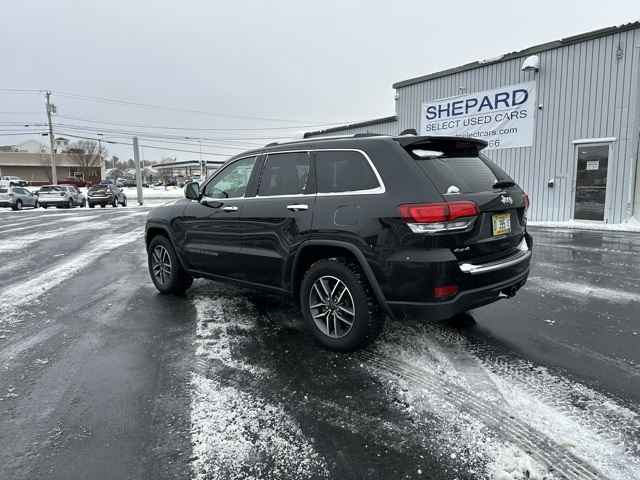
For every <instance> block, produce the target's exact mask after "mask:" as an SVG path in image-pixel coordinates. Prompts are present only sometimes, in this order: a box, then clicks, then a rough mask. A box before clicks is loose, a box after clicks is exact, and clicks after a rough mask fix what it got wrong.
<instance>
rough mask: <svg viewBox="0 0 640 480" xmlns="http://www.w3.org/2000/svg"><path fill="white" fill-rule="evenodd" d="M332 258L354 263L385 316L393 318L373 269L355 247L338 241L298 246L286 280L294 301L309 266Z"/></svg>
mask: <svg viewBox="0 0 640 480" xmlns="http://www.w3.org/2000/svg"><path fill="white" fill-rule="evenodd" d="M333 257H347V258H351V259H353V260H354V261H356V262H357V263H358V265H359V266H360V268H361V269H362V272H363V273H364V275H365V277H366V278H367V281H368V282H369V286H370V287H371V290H372V291H373V294H374V295H375V297H376V300H377V301H378V303H379V305H380V307H381V308H382V309H383V310H384V312H385V313H386V314H387V315H389V316H390V317H391V318H394V314H393V312H392V311H391V309H390V308H389V305H388V304H387V300H386V298H385V296H384V293H383V292H382V288H381V287H380V284H379V283H378V280H377V279H376V277H375V274H374V273H373V269H372V268H371V265H369V262H368V261H367V259H366V257H365V256H364V254H363V253H362V251H361V250H360V249H359V248H358V247H357V246H355V245H353V244H351V243H349V242H343V241H340V240H307V241H305V242H303V243H302V244H301V245H300V247H299V248H298V250H297V251H296V254H295V256H294V259H293V263H292V266H291V271H290V276H289V279H288V280H289V290H290V291H291V293H292V295H293V297H294V298H295V299H296V301H297V299H298V294H297V292H298V291H299V289H300V285H301V283H302V277H303V276H304V272H306V271H307V269H308V268H309V266H311V264H312V263H314V262H316V261H317V260H320V259H323V258H333Z"/></svg>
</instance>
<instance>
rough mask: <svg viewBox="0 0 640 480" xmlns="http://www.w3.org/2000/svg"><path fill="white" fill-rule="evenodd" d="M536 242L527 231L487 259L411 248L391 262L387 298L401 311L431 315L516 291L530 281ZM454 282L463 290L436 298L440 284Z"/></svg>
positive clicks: (460, 309)
mask: <svg viewBox="0 0 640 480" xmlns="http://www.w3.org/2000/svg"><path fill="white" fill-rule="evenodd" d="M532 246H533V241H532V239H531V237H530V236H529V235H528V234H525V235H524V237H523V239H522V241H521V243H520V245H519V246H518V248H517V249H516V251H515V252H513V253H512V254H511V255H509V256H508V257H503V258H500V259H498V260H495V261H491V262H486V263H472V262H464V261H458V260H457V259H456V258H455V256H453V254H452V253H451V251H450V250H444V249H439V250H433V251H431V252H429V251H426V252H424V255H423V256H422V257H421V256H419V255H418V254H415V253H410V254H404V253H402V255H400V256H395V258H394V260H395V261H392V262H389V265H390V268H388V269H387V272H388V273H389V274H390V275H389V276H388V277H387V282H386V285H385V286H386V287H387V288H385V289H384V290H385V292H384V293H385V297H386V303H387V304H388V306H389V307H390V309H391V310H392V311H393V312H394V313H397V312H398V311H401V312H405V313H406V312H407V311H420V310H422V313H425V314H427V315H428V317H429V318H433V319H443V318H449V317H452V316H453V315H456V314H458V313H462V312H464V311H466V310H470V309H472V308H476V307H480V306H482V305H487V304H489V303H492V302H495V301H496V300H499V299H501V298H505V297H510V296H513V295H514V294H515V293H516V292H517V291H518V289H520V288H521V287H522V286H523V285H524V283H525V282H526V280H527V277H528V275H529V265H530V262H531V255H532ZM442 286H455V287H457V288H458V293H457V294H456V295H455V296H453V297H449V298H443V299H439V298H435V296H434V295H435V289H436V288H437V287H442Z"/></svg>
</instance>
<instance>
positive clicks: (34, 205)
mask: <svg viewBox="0 0 640 480" xmlns="http://www.w3.org/2000/svg"><path fill="white" fill-rule="evenodd" d="M39 206H40V204H39V203H38V201H37V200H36V203H34V204H33V208H38V207H39Z"/></svg>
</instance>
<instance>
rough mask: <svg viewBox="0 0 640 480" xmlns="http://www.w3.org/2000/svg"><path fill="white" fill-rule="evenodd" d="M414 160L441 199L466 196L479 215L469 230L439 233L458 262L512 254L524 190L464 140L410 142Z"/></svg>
mask: <svg viewBox="0 0 640 480" xmlns="http://www.w3.org/2000/svg"><path fill="white" fill-rule="evenodd" d="M409 151H410V153H411V155H412V157H413V158H414V160H415V161H416V164H417V165H418V166H419V167H420V169H421V170H422V171H423V172H424V174H425V176H426V177H427V178H428V180H429V181H430V182H431V183H432V184H433V186H434V187H435V188H436V190H437V191H438V192H439V193H440V194H441V195H442V196H443V198H444V199H445V200H446V201H464V200H470V201H473V202H475V203H476V204H477V206H478V209H479V210H480V215H479V216H478V218H477V219H476V220H475V224H474V226H473V228H472V229H471V230H470V231H468V232H464V233H461V232H457V233H453V232H452V233H451V234H445V235H442V236H441V237H442V238H441V240H439V241H438V243H441V244H442V246H451V247H453V248H452V250H453V251H454V253H455V254H456V256H457V257H458V258H459V259H461V260H468V259H474V260H476V261H491V260H495V259H498V258H501V257H505V256H508V255H510V254H511V253H513V252H514V251H515V250H516V249H517V247H518V245H519V244H520V242H521V241H522V237H523V235H524V233H525V224H526V219H525V210H526V202H527V200H526V198H525V194H524V192H523V191H522V190H521V189H520V188H519V187H518V186H517V185H516V184H515V182H514V181H513V179H511V177H509V175H507V174H506V173H505V172H504V171H503V170H502V169H501V168H500V167H498V166H497V165H496V164H494V163H493V162H492V161H491V160H489V159H488V158H487V157H486V156H484V155H483V154H481V153H480V152H479V151H478V145H477V144H474V143H472V142H466V141H460V142H456V141H452V140H450V139H449V140H448V141H447V142H443V141H441V142H440V143H438V142H437V141H434V142H433V143H431V144H429V145H418V146H411V148H409Z"/></svg>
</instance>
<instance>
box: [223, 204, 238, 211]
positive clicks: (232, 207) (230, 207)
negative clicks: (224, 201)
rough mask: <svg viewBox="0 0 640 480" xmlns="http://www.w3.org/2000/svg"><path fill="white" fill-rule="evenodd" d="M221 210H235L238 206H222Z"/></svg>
mask: <svg viewBox="0 0 640 480" xmlns="http://www.w3.org/2000/svg"><path fill="white" fill-rule="evenodd" d="M222 210H224V211H225V212H237V211H238V207H236V206H235V205H229V206H227V207H222Z"/></svg>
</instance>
